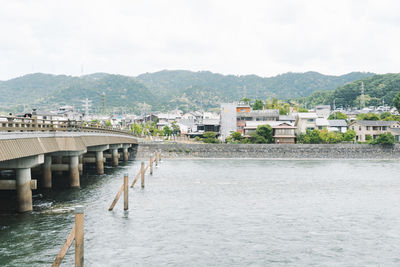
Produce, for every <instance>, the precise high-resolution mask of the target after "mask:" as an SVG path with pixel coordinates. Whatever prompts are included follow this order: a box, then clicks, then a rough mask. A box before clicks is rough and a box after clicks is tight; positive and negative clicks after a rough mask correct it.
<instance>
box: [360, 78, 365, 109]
mask: <svg viewBox="0 0 400 267" xmlns="http://www.w3.org/2000/svg"><path fill="white" fill-rule="evenodd" d="M360 100H361V101H360V104H361V109H363V108H365V96H364V82H361V99H360Z"/></svg>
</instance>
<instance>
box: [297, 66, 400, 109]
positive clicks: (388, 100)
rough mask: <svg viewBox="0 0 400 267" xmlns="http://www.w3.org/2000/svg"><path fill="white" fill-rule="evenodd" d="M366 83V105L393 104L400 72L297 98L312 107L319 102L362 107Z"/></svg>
mask: <svg viewBox="0 0 400 267" xmlns="http://www.w3.org/2000/svg"><path fill="white" fill-rule="evenodd" d="M362 83H364V100H365V105H367V106H368V105H371V106H381V105H382V104H383V102H384V103H385V104H387V105H392V104H393V98H394V96H395V95H396V94H397V93H398V92H400V73H397V74H383V75H374V76H372V77H368V78H365V79H360V80H356V81H353V82H351V83H347V84H345V85H343V86H340V87H338V88H336V89H335V90H334V91H326V90H325V91H315V92H313V93H312V94H311V95H309V96H308V97H304V98H300V99H297V102H299V103H301V104H303V105H304V104H306V105H307V106H308V107H312V106H315V105H318V104H329V105H333V103H334V102H335V105H336V107H347V106H352V107H360V104H361V102H360V100H361V97H360V95H361V87H362Z"/></svg>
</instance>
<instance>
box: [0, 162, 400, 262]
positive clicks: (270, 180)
mask: <svg viewBox="0 0 400 267" xmlns="http://www.w3.org/2000/svg"><path fill="white" fill-rule="evenodd" d="M138 169H139V162H130V163H129V164H127V165H122V166H120V167H119V168H118V169H112V168H106V174H105V175H101V176H98V175H95V172H94V170H89V172H87V173H86V174H85V175H84V176H83V177H82V178H81V186H82V188H81V189H80V190H67V189H55V190H52V191H50V192H40V193H42V194H43V195H44V197H43V198H42V199H36V200H35V201H34V211H33V212H32V213H30V214H0V265H1V266H50V265H51V263H52V262H53V260H54V258H55V257H56V255H57V254H58V252H59V250H60V248H61V246H62V245H63V243H64V242H65V239H66V237H67V235H68V233H69V231H70V230H71V228H72V226H73V224H74V214H73V208H74V206H75V205H78V204H82V205H84V206H85V265H86V266H399V265H400V254H399V246H400V174H399V170H400V163H399V162H398V161H378V160H376V161H374V160H369V161H365V160H364V161H361V160H337V161H334V160H333V161H332V160H329V161H328V160H254V159H246V160H244V159H193V160H188V159H186V160H163V162H162V163H161V164H160V166H159V168H157V169H155V170H154V175H153V176H148V175H146V187H145V189H140V186H137V187H136V188H135V189H130V190H129V192H130V193H129V194H130V195H129V211H123V203H122V201H123V199H122V197H121V199H120V201H119V203H118V204H117V205H116V207H115V209H114V211H112V212H110V211H108V207H109V205H110V204H111V202H112V200H113V199H114V196H115V194H116V193H117V191H118V189H119V187H120V186H121V184H122V181H123V174H124V173H129V175H130V181H132V179H133V176H134V174H136V173H137V171H138ZM73 252H74V249H73V246H72V247H71V249H70V251H69V252H68V254H67V256H66V257H65V259H64V260H63V264H62V266H72V265H73V262H74V256H73V255H74V253H73Z"/></svg>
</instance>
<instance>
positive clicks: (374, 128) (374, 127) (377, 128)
mask: <svg viewBox="0 0 400 267" xmlns="http://www.w3.org/2000/svg"><path fill="white" fill-rule="evenodd" d="M379 128H380V127H378V126H373V127H372V130H374V131H378V130H379Z"/></svg>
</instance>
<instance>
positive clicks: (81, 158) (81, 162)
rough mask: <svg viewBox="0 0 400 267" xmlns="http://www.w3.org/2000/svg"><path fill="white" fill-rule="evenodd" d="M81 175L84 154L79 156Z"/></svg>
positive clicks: (80, 173) (81, 173)
mask: <svg viewBox="0 0 400 267" xmlns="http://www.w3.org/2000/svg"><path fill="white" fill-rule="evenodd" d="M79 175H83V155H80V156H79Z"/></svg>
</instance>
